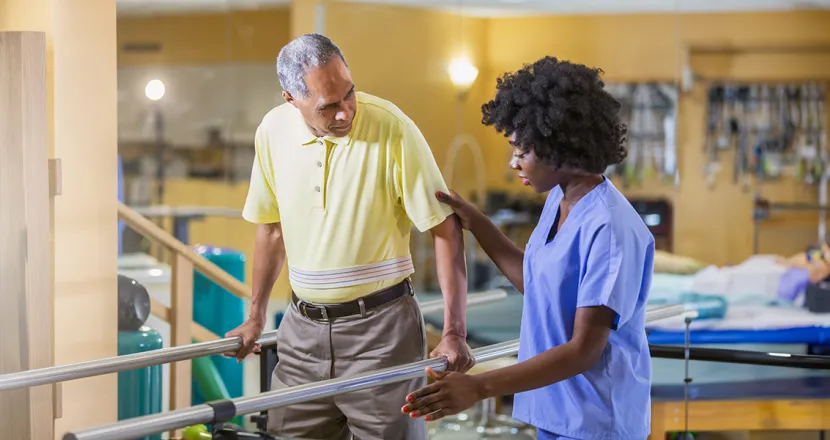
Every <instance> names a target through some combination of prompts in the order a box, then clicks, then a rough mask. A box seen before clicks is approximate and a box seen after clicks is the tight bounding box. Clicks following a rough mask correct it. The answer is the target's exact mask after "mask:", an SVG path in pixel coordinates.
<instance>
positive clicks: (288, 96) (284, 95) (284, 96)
mask: <svg viewBox="0 0 830 440" xmlns="http://www.w3.org/2000/svg"><path fill="white" fill-rule="evenodd" d="M282 99H284V100H285V102H287V103H289V104H291V105H293V106H294V107H296V106H297V104H296V103H295V102H294V97H293V96H291V94H290V93H288V92H286V91H285V90H283V91H282Z"/></svg>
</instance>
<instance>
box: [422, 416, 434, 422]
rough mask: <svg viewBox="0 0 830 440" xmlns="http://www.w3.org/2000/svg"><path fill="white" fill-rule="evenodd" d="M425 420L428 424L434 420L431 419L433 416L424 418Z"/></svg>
mask: <svg viewBox="0 0 830 440" xmlns="http://www.w3.org/2000/svg"><path fill="white" fill-rule="evenodd" d="M424 420H426V421H427V422H429V421H430V420H432V417H431V416H426V417H424Z"/></svg>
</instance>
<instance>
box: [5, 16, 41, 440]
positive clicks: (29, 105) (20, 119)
mask: <svg viewBox="0 0 830 440" xmlns="http://www.w3.org/2000/svg"><path fill="white" fill-rule="evenodd" d="M46 87H47V85H46V37H45V35H44V34H43V33H40V32H0V244H2V245H0V310H2V311H3V315H2V318H0V374H2V373H10V372H16V371H23V370H29V369H34V368H43V367H47V366H50V365H52V320H51V319H49V317H50V316H51V310H52V282H51V277H50V276H49V274H50V273H51V261H52V259H51V242H50V240H51V226H50V213H49V211H50V200H49V197H50V196H49V159H48V124H47V116H46V115H47V110H46ZM44 317H45V319H44ZM0 426H2V427H3V431H4V436H3V437H4V438H14V439H20V440H28V439H32V440H48V439H51V438H52V437H53V435H54V434H53V429H54V427H53V406H52V387H51V385H46V386H40V387H36V388H32V389H22V390H16V391H10V392H4V393H0Z"/></svg>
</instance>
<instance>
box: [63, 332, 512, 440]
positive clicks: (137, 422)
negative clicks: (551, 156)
mask: <svg viewBox="0 0 830 440" xmlns="http://www.w3.org/2000/svg"><path fill="white" fill-rule="evenodd" d="M518 351H519V341H518V340H516V341H510V342H504V343H501V344H496V345H491V346H489V347H484V348H479V349H476V350H473V355H474V356H475V359H476V362H477V363H478V362H486V361H489V360H493V359H497V358H500V357H505V356H512V355H515V354H516V353H518ZM427 367H430V368H432V369H434V370H435V371H439V372H440V371H444V370H446V368H447V360H446V358H437V359H428V360H424V361H420V362H415V363H411V364H407V365H403V366H399V367H393V368H386V369H383V370H378V371H375V372H372V373H365V374H361V375H358V376H354V377H350V378H345V379H330V380H324V381H321V382H314V383H310V384H306V385H300V386H296V387H291V388H285V389H281V390H277V391H270V392H267V393H262V394H260V395H257V396H251V397H243V398H240V399H235V400H234V401H233V402H234V404H235V405H236V415H246V414H251V413H255V412H259V411H265V410H268V409H272V408H277V407H282V406H286V405H291V404H293V403H299V402H304V401H310V400H315V399H320V398H324V397H330V396H334V395H337V394H342V393H347V392H351V391H358V390H363V389H366V388H372V387H377V386H381V385H386V384H390V383H394V382H402V381H405V380H409V379H414V378H416V377H419V376H423V374H424V370H425V369H426V368H427ZM213 416H214V414H213V408H211V407H210V406H208V405H197V406H194V407H191V408H186V409H181V410H176V411H170V412H167V413H164V414H160V415H150V416H144V417H136V418H133V419H128V420H124V421H122V422H119V423H116V424H113V425H109V426H102V427H99V428H92V429H87V430H85V431H79V432H77V433H67V434H66V435H64V437H63V440H98V439H101V440H103V439H113V440H115V439H133V438H140V437H144V436H148V435H153V434H158V433H161V432H165V431H172V430H176V429H180V428H185V427H187V426H191V425H197V424H200V423H211V422H212V421H213Z"/></svg>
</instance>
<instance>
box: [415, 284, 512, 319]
mask: <svg viewBox="0 0 830 440" xmlns="http://www.w3.org/2000/svg"><path fill="white" fill-rule="evenodd" d="M505 298H507V291H506V290H501V289H499V290H489V291H486V292H481V293H475V294H470V295H467V306H477V305H481V304H490V303H494V302H498V301H501V300H503V299H505ZM440 310H444V300H443V299H438V300H433V301H425V302H423V303H421V313H423V314H428V313H435V312H437V311H440Z"/></svg>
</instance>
